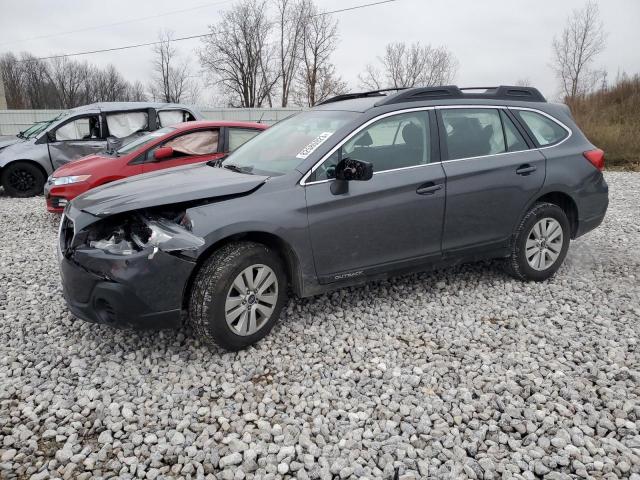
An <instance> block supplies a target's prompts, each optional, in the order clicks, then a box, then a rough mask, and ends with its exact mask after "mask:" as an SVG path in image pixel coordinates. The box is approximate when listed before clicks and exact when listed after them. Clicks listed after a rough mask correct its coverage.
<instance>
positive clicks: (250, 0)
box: [198, 0, 279, 107]
mask: <svg viewBox="0 0 640 480" xmlns="http://www.w3.org/2000/svg"><path fill="white" fill-rule="evenodd" d="M266 13H267V12H266V1H265V0H242V1H241V2H240V3H237V4H235V5H234V6H233V7H232V8H231V9H230V10H227V11H225V12H223V13H222V19H221V20H220V22H219V23H218V24H217V25H210V26H209V30H210V32H211V34H210V35H208V36H207V37H205V38H204V39H203V48H202V49H201V50H200V51H199V52H198V53H199V57H200V63H201V65H202V67H203V68H204V70H205V71H207V72H208V74H209V76H210V80H211V81H212V82H213V83H214V84H215V85H216V86H217V87H219V88H220V89H221V90H222V91H223V93H224V94H225V95H226V96H227V97H228V98H229V104H230V105H232V106H239V107H260V106H262V105H263V103H265V102H266V103H268V104H269V105H271V104H272V102H273V100H272V97H273V89H274V86H275V85H276V82H277V81H278V77H279V75H278V73H277V70H278V68H277V65H276V63H275V62H274V59H275V58H276V55H275V52H274V51H273V50H274V48H273V46H272V45H271V44H270V43H269V36H270V34H271V31H272V28H273V27H272V24H271V22H270V21H269V20H268V18H267V15H266Z"/></svg>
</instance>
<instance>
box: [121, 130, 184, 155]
mask: <svg viewBox="0 0 640 480" xmlns="http://www.w3.org/2000/svg"><path fill="white" fill-rule="evenodd" d="M174 130H175V128H172V127H164V128H161V129H160V130H156V131H155V132H150V133H147V134H146V135H143V136H141V137H138V138H136V139H135V140H132V141H131V142H129V143H127V144H126V145H125V146H123V147H120V148H119V149H118V151H117V152H116V153H117V154H118V155H126V154H127V153H131V152H133V151H134V150H137V149H138V148H140V147H142V146H143V145H146V144H147V143H149V142H152V141H154V140H156V139H157V138H160V137H162V136H163V135H166V134H167V133H169V132H173V131H174Z"/></svg>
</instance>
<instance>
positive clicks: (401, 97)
mask: <svg viewBox="0 0 640 480" xmlns="http://www.w3.org/2000/svg"><path fill="white" fill-rule="evenodd" d="M470 90H475V92H471V91H470ZM448 98H477V99H495V100H524V101H527V102H546V101H547V100H546V99H545V98H544V96H543V95H542V94H541V93H540V91H539V90H538V89H537V88H533V87H517V86H509V85H500V86H498V87H468V88H458V87H457V86H455V85H446V86H441V87H416V88H408V89H405V90H402V91H401V92H398V93H396V94H394V95H388V96H386V97H384V98H383V99H382V100H380V101H379V102H377V103H376V104H375V106H376V107H379V106H381V105H391V104H394V103H404V102H415V101H421V100H436V99H437V100H446V99H448Z"/></svg>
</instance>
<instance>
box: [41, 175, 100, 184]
mask: <svg viewBox="0 0 640 480" xmlns="http://www.w3.org/2000/svg"><path fill="white" fill-rule="evenodd" d="M89 177H91V175H70V176H68V177H57V178H56V177H51V184H52V185H68V184H70V183H78V182H84V181H85V180H87V179H88V178H89Z"/></svg>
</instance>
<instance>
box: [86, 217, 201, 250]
mask: <svg viewBox="0 0 640 480" xmlns="http://www.w3.org/2000/svg"><path fill="white" fill-rule="evenodd" d="M185 219H186V215H184V214H182V215H180V216H178V217H177V218H175V217H174V218H171V219H170V218H165V217H162V216H150V215H144V214H142V213H135V214H130V215H125V216H120V217H118V218H113V219H106V220H104V221H103V222H100V223H99V224H97V226H96V227H95V228H94V229H92V230H91V231H90V232H89V235H88V236H87V245H88V246H89V247H91V248H97V249H99V250H103V251H105V252H107V253H111V254H114V255H131V254H134V253H136V252H142V251H144V250H150V251H151V252H150V253H151V254H150V258H151V257H152V256H153V255H154V254H155V252H156V251H158V250H162V251H163V252H174V251H181V250H193V249H196V248H199V247H201V246H202V245H204V239H202V238H201V237H198V236H196V235H194V234H193V233H191V232H190V231H189V229H190V222H189V221H188V219H187V220H185Z"/></svg>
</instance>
